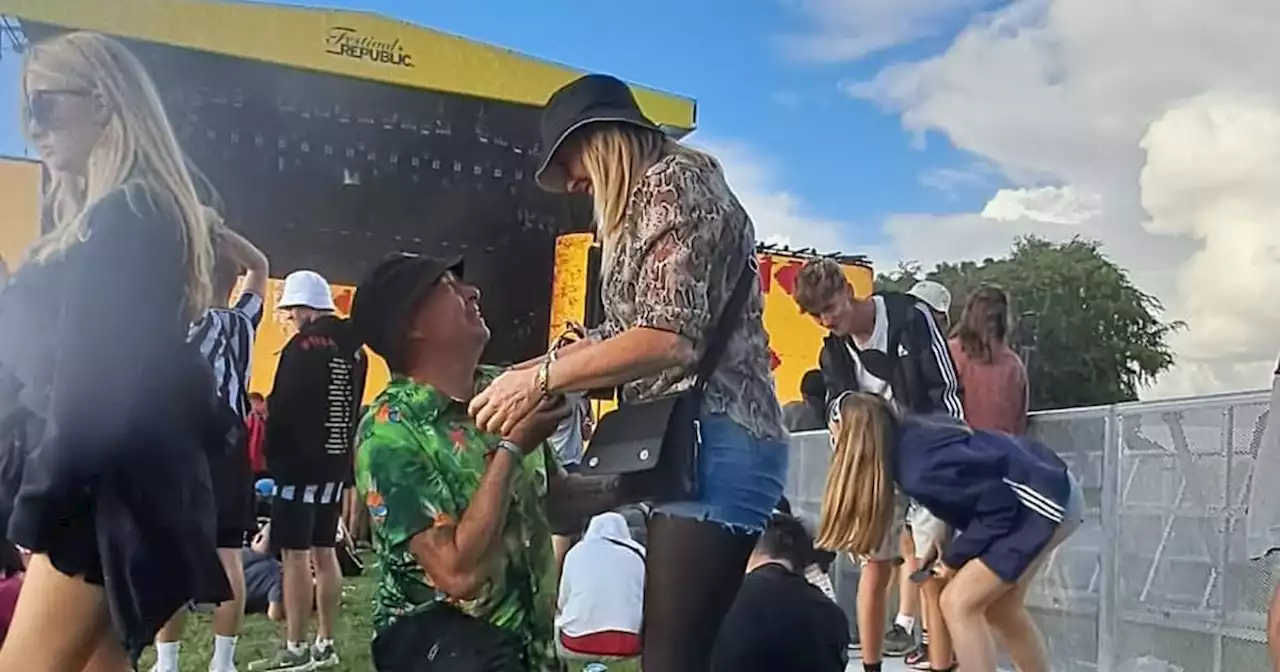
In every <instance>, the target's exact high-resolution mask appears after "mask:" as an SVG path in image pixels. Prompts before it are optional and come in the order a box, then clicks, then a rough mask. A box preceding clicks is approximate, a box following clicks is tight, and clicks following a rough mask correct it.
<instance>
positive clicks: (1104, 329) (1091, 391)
mask: <svg viewBox="0 0 1280 672" xmlns="http://www.w3.org/2000/svg"><path fill="white" fill-rule="evenodd" d="M922 278H928V279H930V280H936V281H938V282H940V283H942V284H943V285H945V286H946V287H947V289H949V290H951V295H952V297H953V301H952V304H951V321H952V324H958V323H959V321H960V316H961V314H962V312H963V311H964V300H965V297H967V296H968V295H969V293H970V292H972V291H973V290H974V289H977V288H978V287H979V286H981V285H982V284H984V283H993V284H997V285H1000V286H1001V287H1003V288H1004V289H1005V291H1007V292H1008V293H1009V296H1010V301H1011V303H1012V310H1013V321H1014V325H1015V329H1014V334H1013V335H1014V337H1015V339H1016V338H1017V336H1018V334H1019V333H1022V334H1023V335H1024V336H1023V338H1024V340H1023V342H1022V343H1015V345H1019V344H1022V345H1033V346H1034V347H1032V348H1031V349H1029V350H1027V351H1024V352H1027V354H1028V362H1027V369H1028V374H1029V376H1030V379H1031V407H1032V408H1033V409H1037V410H1039V409H1049V408H1067V407H1072V406H1092V405H1097V404H1112V403H1117V402H1121V401H1131V400H1134V399H1137V397H1138V390H1139V388H1141V387H1143V386H1144V385H1146V384H1148V383H1151V382H1152V381H1154V380H1155V378H1156V376H1158V375H1159V374H1160V373H1161V372H1163V371H1165V370H1167V369H1168V368H1169V367H1171V366H1172V365H1173V354H1172V352H1171V350H1170V349H1169V346H1168V342H1167V341H1168V337H1169V336H1170V334H1172V333H1174V332H1175V331H1177V330H1178V329H1181V328H1182V327H1183V325H1182V324H1181V323H1180V322H1163V321H1161V319H1160V317H1159V314H1160V312H1161V309H1162V306H1161V305H1160V302H1159V301H1158V300H1157V299H1156V298H1155V297H1153V296H1151V295H1150V294H1147V293H1145V292H1143V291H1142V290H1140V289H1138V288H1137V287H1135V286H1134V284H1133V282H1132V281H1131V280H1130V279H1129V274H1128V272H1127V271H1125V269H1123V268H1121V267H1119V266H1117V265H1116V264H1115V262H1113V261H1111V260H1110V259H1109V258H1107V256H1106V255H1105V254H1103V253H1102V251H1101V247H1100V245H1099V243H1097V242H1095V241H1089V240H1083V239H1078V238H1077V239H1074V240H1071V241H1069V242H1065V243H1053V242H1050V241H1047V240H1045V239H1043V238H1037V237H1034V236H1032V237H1026V238H1021V239H1019V240H1018V241H1017V242H1015V243H1014V246H1013V250H1012V252H1011V253H1010V254H1009V256H1007V257H1001V258H999V259H985V260H983V261H981V262H973V261H964V262H959V263H950V262H947V263H942V264H939V265H938V266H937V267H936V268H934V269H933V270H932V271H930V272H928V273H927V274H925V273H921V272H920V269H919V266H918V265H915V264H900V265H899V267H898V269H896V270H895V271H892V272H890V273H886V274H881V275H879V276H878V277H877V278H876V287H877V289H884V290H894V291H906V290H907V289H910V287H911V285H912V284H914V283H915V282H916V281H917V280H918V279H922ZM1031 335H1034V341H1033V342H1028V341H1030V339H1029V338H1028V337H1029V336H1031Z"/></svg>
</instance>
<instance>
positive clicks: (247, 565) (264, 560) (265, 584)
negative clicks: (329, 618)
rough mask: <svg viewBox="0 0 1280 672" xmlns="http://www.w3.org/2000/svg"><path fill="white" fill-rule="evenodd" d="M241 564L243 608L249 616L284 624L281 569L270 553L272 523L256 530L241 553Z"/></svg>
mask: <svg viewBox="0 0 1280 672" xmlns="http://www.w3.org/2000/svg"><path fill="white" fill-rule="evenodd" d="M241 559H242V562H243V563H244V583H245V604H244V610H245V613H248V614H266V615H267V618H269V619H271V620H273V621H276V622H283V621H284V568H283V567H282V566H281V564H280V558H278V557H276V556H275V554H273V553H272V552H271V523H270V522H267V523H264V524H263V525H262V529H260V530H258V534H257V535H256V536H254V538H253V542H252V543H250V544H249V548H246V549H243V550H242V551H241Z"/></svg>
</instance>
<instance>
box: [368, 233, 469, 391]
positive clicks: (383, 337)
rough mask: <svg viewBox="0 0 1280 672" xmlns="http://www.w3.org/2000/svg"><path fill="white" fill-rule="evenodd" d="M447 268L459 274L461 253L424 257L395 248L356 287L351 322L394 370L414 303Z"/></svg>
mask: <svg viewBox="0 0 1280 672" xmlns="http://www.w3.org/2000/svg"><path fill="white" fill-rule="evenodd" d="M448 271H453V274H454V275H456V276H458V277H462V257H461V256H455V257H446V258H438V257H427V256H423V255H419V254H411V253H409V252H395V253H392V254H390V255H388V256H386V257H385V258H383V260H382V261H381V262H379V263H378V265H377V266H375V267H374V268H373V270H371V271H369V273H368V275H366V276H365V277H364V279H363V280H361V281H360V284H359V285H358V286H357V287H356V295H355V298H353V299H352V300H351V324H352V327H353V328H354V329H355V332H356V334H357V335H358V336H359V337H360V340H362V341H363V342H364V343H365V345H368V346H369V349H370V350H373V351H374V353H376V354H377V355H378V356H379V357H382V358H383V359H385V360H387V365H388V366H389V367H391V370H392V371H394V372H400V371H401V369H402V368H403V366H404V364H405V362H404V361H403V357H404V353H403V352H401V350H402V349H403V347H404V336H405V331H406V329H407V328H408V326H409V324H408V321H409V319H410V318H412V312H413V309H414V307H415V306H417V305H418V301H420V300H421V299H422V297H423V295H425V294H426V293H427V292H428V291H430V289H431V288H432V287H434V286H435V284H436V283H437V282H439V281H440V278H441V277H443V276H444V274H445V273H446V272H448Z"/></svg>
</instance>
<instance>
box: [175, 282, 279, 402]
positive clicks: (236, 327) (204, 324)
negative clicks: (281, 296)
mask: <svg viewBox="0 0 1280 672" xmlns="http://www.w3.org/2000/svg"><path fill="white" fill-rule="evenodd" d="M262 315H263V302H262V297H260V296H258V295H256V294H253V293H251V292H245V293H243V294H241V295H240V298H239V299H237V300H236V303H235V305H234V306H232V307H231V308H210V309H209V310H207V311H205V313H204V315H201V316H200V319H198V320H196V321H195V322H193V323H192V324H191V330H190V331H189V332H188V333H187V340H188V341H189V342H191V343H194V344H195V345H196V346H198V347H199V348H200V353H201V354H203V355H204V356H205V359H207V360H208V362H209V365H210V366H212V367H213V378H214V384H215V385H217V390H218V396H219V397H220V398H222V399H223V400H224V401H226V402H227V403H228V404H230V406H231V410H232V411H234V412H235V414H236V417H238V418H241V419H243V418H244V417H245V416H247V415H248V413H249V371H250V367H251V366H252V365H253V340H254V337H255V336H256V335H257V331H258V325H259V324H261V323H262Z"/></svg>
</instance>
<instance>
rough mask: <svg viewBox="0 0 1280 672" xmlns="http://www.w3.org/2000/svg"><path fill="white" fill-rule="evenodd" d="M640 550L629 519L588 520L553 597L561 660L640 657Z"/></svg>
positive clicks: (615, 516) (642, 559)
mask: <svg viewBox="0 0 1280 672" xmlns="http://www.w3.org/2000/svg"><path fill="white" fill-rule="evenodd" d="M644 568H645V551H644V547H643V546H641V545H640V544H638V543H636V542H635V540H633V539H632V538H631V532H630V530H629V529H627V519H626V518H624V517H622V514H620V513H614V512H613V511H610V512H608V513H602V514H600V515H598V516H596V517H595V518H592V519H591V523H590V524H589V525H588V526H587V531H586V534H584V535H583V536H582V541H580V542H578V543H577V544H576V545H575V546H574V547H573V548H571V549H569V553H568V554H567V555H566V556H565V559H564V572H563V573H562V574H561V576H560V591H559V594H558V596H557V600H558V603H559V604H558V613H557V615H556V629H557V630H558V632H559V636H558V639H557V640H556V641H557V643H558V646H559V648H560V656H561V657H562V658H565V659H578V660H588V661H593V660H594V661H598V662H608V661H616V660H620V659H625V658H635V657H637V656H639V655H640V621H641V619H642V617H643V613H642V612H643V610H644Z"/></svg>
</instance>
